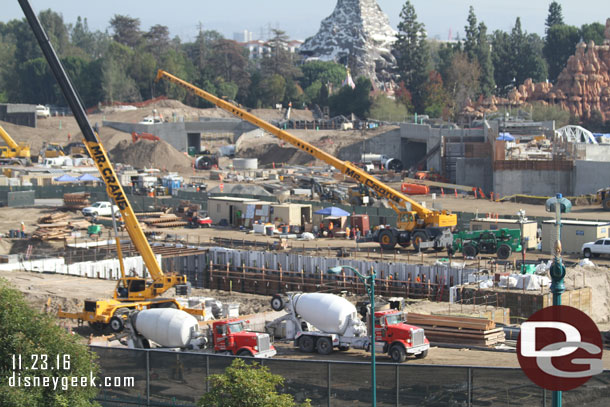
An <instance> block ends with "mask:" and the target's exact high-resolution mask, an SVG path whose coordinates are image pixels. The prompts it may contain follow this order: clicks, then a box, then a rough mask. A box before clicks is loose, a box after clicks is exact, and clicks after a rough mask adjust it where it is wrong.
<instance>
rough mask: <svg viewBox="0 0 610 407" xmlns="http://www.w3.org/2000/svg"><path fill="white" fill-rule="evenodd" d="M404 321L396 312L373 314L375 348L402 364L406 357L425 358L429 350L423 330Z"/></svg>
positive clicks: (402, 316)
mask: <svg viewBox="0 0 610 407" xmlns="http://www.w3.org/2000/svg"><path fill="white" fill-rule="evenodd" d="M404 320H405V318H404V314H403V313H402V312H400V311H397V310H385V311H377V312H375V348H376V350H377V348H379V350H380V351H382V352H383V353H388V354H389V355H390V357H391V358H392V360H393V361H394V362H397V363H402V362H404V361H405V360H406V358H407V355H415V357H416V358H418V359H421V358H425V357H426V356H427V355H428V349H429V348H430V342H429V341H428V339H427V338H426V336H425V334H424V330H423V329H422V328H419V327H417V326H414V325H409V324H406V323H405V322H404Z"/></svg>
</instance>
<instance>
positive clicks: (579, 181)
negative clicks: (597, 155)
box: [573, 156, 610, 195]
mask: <svg viewBox="0 0 610 407" xmlns="http://www.w3.org/2000/svg"><path fill="white" fill-rule="evenodd" d="M608 157H610V156H608ZM608 157H606V159H608ZM573 176H574V195H585V194H594V193H595V192H596V191H597V190H598V189H601V188H606V187H608V186H610V162H608V161H581V160H577V161H575V162H574V172H573Z"/></svg>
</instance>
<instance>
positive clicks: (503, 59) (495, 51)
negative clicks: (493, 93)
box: [491, 30, 517, 96]
mask: <svg viewBox="0 0 610 407" xmlns="http://www.w3.org/2000/svg"><path fill="white" fill-rule="evenodd" d="M512 58H513V55H512V51H511V46H510V35H508V33H506V32H504V31H500V30H496V31H494V33H493V35H492V39H491V60H492V63H493V67H494V80H495V82H496V84H497V86H498V93H499V94H500V95H502V96H504V95H506V94H508V92H509V91H510V89H511V88H512V87H513V86H515V85H516V78H515V76H516V75H517V71H516V67H515V66H513V65H512Z"/></svg>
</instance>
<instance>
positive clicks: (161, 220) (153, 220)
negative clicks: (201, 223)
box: [140, 213, 188, 228]
mask: <svg viewBox="0 0 610 407" xmlns="http://www.w3.org/2000/svg"><path fill="white" fill-rule="evenodd" d="M140 221H141V222H143V223H145V224H146V225H147V226H149V227H154V228H176V227H181V226H186V225H188V222H187V221H185V220H182V219H181V218H179V217H178V216H176V215H174V214H173V213H164V214H162V215H159V216H158V217H148V218H143V219H141V220H140Z"/></svg>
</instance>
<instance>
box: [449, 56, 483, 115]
mask: <svg viewBox="0 0 610 407" xmlns="http://www.w3.org/2000/svg"><path fill="white" fill-rule="evenodd" d="M480 72H481V69H480V67H479V64H478V63H477V62H476V61H474V62H470V61H469V60H468V56H467V55H466V54H465V53H464V52H457V53H455V54H454V56H453V59H452V60H451V67H450V68H449V72H448V75H447V86H446V87H447V89H449V90H450V92H451V99H452V100H453V101H454V103H455V110H456V113H459V112H461V111H462V109H463V108H464V107H465V106H466V104H467V103H468V101H469V100H470V101H472V100H473V99H474V97H475V96H476V89H479V87H480V83H479V78H480V75H481V73H480Z"/></svg>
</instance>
